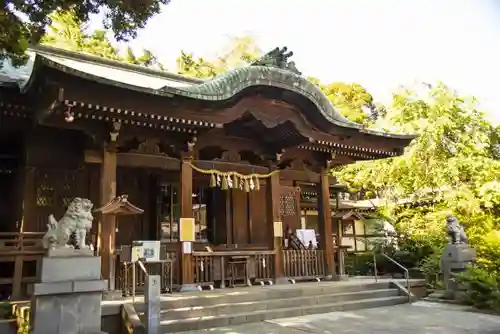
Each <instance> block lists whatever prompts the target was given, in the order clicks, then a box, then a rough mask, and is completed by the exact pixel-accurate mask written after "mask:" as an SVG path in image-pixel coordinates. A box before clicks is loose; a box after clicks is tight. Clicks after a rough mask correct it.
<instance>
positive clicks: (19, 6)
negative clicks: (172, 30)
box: [0, 0, 170, 65]
mask: <svg viewBox="0 0 500 334" xmlns="http://www.w3.org/2000/svg"><path fill="white" fill-rule="evenodd" d="M169 2H170V0H146V1H132V0H125V1H114V0H90V1H78V0H64V1H62V0H45V1H29V0H15V1H14V0H7V1H4V2H3V10H2V11H1V14H0V30H1V31H2V34H1V37H0V61H1V60H3V59H5V58H10V59H11V60H12V62H13V64H15V65H21V64H23V63H24V62H25V61H26V60H27V57H26V54H25V51H26V48H27V47H28V45H29V44H30V43H33V44H36V43H38V42H39V41H40V39H41V38H42V37H43V35H44V34H45V29H46V27H47V26H49V25H50V23H51V16H50V14H52V13H53V12H55V11H60V10H73V12H74V13H75V15H76V18H77V19H78V21H81V22H87V21H88V20H89V17H90V15H91V14H97V13H99V12H100V11H101V10H104V13H105V16H104V21H103V23H104V27H105V28H106V29H111V30H112V31H113V32H114V34H115V37H116V39H117V40H119V41H126V40H128V39H130V38H135V37H136V35H137V30H138V29H141V28H144V26H145V25H146V22H147V21H148V19H149V18H150V17H152V16H154V15H156V14H158V13H159V12H160V9H161V5H166V4H168V3H169Z"/></svg>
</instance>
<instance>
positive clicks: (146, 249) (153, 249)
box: [132, 240, 161, 262]
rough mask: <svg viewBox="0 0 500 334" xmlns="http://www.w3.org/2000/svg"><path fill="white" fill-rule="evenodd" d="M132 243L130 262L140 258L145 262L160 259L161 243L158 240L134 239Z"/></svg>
mask: <svg viewBox="0 0 500 334" xmlns="http://www.w3.org/2000/svg"><path fill="white" fill-rule="evenodd" d="M132 245H133V247H132V262H137V261H138V260H140V259H145V261H146V262H148V261H160V247H161V243H160V241H159V240H143V241H134V242H133V243H132Z"/></svg>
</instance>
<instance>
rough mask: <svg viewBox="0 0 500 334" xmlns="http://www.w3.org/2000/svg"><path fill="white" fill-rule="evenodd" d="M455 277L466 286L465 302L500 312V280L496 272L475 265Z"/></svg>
mask: <svg viewBox="0 0 500 334" xmlns="http://www.w3.org/2000/svg"><path fill="white" fill-rule="evenodd" d="M455 278H456V280H457V281H458V282H459V283H461V284H462V285H463V286H464V288H465V298H464V302H466V303H467V304H469V305H474V306H475V307H477V308H479V309H491V310H493V311H496V312H500V282H499V278H498V276H497V275H496V273H492V272H491V271H489V270H487V269H485V268H481V267H479V266H473V267H470V268H468V269H467V270H466V271H465V272H463V273H461V274H458V275H456V277H455Z"/></svg>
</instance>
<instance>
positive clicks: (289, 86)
mask: <svg viewBox="0 0 500 334" xmlns="http://www.w3.org/2000/svg"><path fill="white" fill-rule="evenodd" d="M252 86H272V87H278V88H282V89H285V90H289V91H292V92H295V93H298V94H300V95H302V96H304V97H306V98H307V99H309V100H310V101H311V102H312V103H313V104H314V105H315V106H316V107H317V108H318V110H319V111H320V112H321V113H322V115H323V116H324V117H325V118H326V119H327V120H329V121H330V122H331V123H333V124H335V125H338V126H342V127H348V128H354V129H361V128H362V127H363V126H362V125H361V124H358V123H355V122H352V121H350V120H348V119H347V118H345V117H344V116H343V115H342V114H340V112H338V111H337V110H336V109H335V108H334V107H333V106H332V104H331V103H330V100H328V98H327V97H326V95H325V94H324V93H323V92H322V91H321V89H320V88H319V87H318V86H316V85H315V84H313V83H312V82H310V81H309V80H307V79H306V78H304V77H303V76H300V75H298V74H295V73H293V72H291V71H288V70H283V69H280V68H276V67H269V66H248V67H243V68H238V69H235V70H232V71H229V72H227V73H224V74H220V75H218V76H216V77H215V78H213V79H212V80H208V81H205V82H203V83H199V84H196V85H192V86H187V87H176V88H175V90H176V91H177V92H172V91H171V89H170V88H171V87H168V86H165V87H163V88H162V90H163V91H169V92H172V93H174V94H179V95H186V94H187V96H188V97H191V98H197V99H202V100H215V101H222V100H227V99H229V98H231V97H232V96H234V95H236V94H238V93H239V92H241V91H243V90H244V89H245V88H248V87H252Z"/></svg>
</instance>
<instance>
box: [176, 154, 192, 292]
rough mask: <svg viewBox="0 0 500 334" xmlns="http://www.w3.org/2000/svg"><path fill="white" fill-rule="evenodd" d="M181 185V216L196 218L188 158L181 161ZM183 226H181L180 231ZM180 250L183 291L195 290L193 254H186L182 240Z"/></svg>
mask: <svg viewBox="0 0 500 334" xmlns="http://www.w3.org/2000/svg"><path fill="white" fill-rule="evenodd" d="M180 168H181V173H180V185H181V194H180V195H181V196H180V200H181V201H180V206H181V212H180V213H181V218H194V215H193V196H192V195H193V168H192V167H191V165H190V164H189V162H188V161H187V160H183V161H182V162H181V166H180ZM180 229H181V227H180V226H179V231H180ZM179 251H180V254H181V256H180V259H181V261H180V273H181V291H189V290H193V289H194V288H195V287H193V284H194V277H193V268H192V267H193V266H192V263H193V255H192V254H184V251H183V245H182V242H179Z"/></svg>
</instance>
